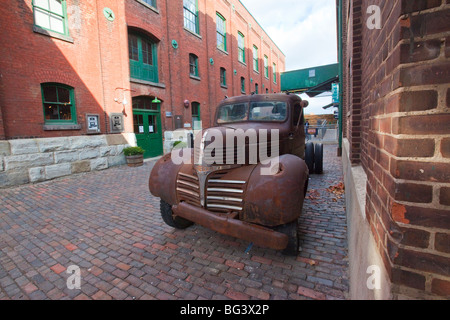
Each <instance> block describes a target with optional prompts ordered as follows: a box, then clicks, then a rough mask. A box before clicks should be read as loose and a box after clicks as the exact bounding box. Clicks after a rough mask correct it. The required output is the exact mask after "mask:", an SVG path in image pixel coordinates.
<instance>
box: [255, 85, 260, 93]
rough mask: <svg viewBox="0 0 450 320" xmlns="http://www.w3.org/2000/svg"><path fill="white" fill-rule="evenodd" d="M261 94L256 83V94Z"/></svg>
mask: <svg viewBox="0 0 450 320" xmlns="http://www.w3.org/2000/svg"><path fill="white" fill-rule="evenodd" d="M258 93H259V86H258V84H257V83H255V94H258Z"/></svg>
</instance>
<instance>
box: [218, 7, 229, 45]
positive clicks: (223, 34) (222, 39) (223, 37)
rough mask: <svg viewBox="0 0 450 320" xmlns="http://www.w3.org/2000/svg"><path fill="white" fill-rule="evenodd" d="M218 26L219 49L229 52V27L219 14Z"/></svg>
mask: <svg viewBox="0 0 450 320" xmlns="http://www.w3.org/2000/svg"><path fill="white" fill-rule="evenodd" d="M216 25H217V29H216V30H217V48H219V49H221V50H223V51H227V27H226V20H225V18H224V17H222V16H221V15H220V13H217V16H216Z"/></svg>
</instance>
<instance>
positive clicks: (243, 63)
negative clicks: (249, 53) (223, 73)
mask: <svg viewBox="0 0 450 320" xmlns="http://www.w3.org/2000/svg"><path fill="white" fill-rule="evenodd" d="M238 62H239V63H240V64H242V65H243V66H247V64H246V63H245V62H242V61H240V60H238Z"/></svg>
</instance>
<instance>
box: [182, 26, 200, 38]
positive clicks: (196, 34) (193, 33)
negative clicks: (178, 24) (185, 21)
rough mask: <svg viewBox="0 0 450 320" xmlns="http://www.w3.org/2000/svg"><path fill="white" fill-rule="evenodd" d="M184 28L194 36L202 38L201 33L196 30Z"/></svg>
mask: <svg viewBox="0 0 450 320" xmlns="http://www.w3.org/2000/svg"><path fill="white" fill-rule="evenodd" d="M183 29H184V30H186V32H189V33H190V34H192V35H193V36H196V37H197V38H199V39H200V40H201V39H202V36H201V35H199V34H198V33H195V32H194V31H192V30H189V29H188V28H186V27H183Z"/></svg>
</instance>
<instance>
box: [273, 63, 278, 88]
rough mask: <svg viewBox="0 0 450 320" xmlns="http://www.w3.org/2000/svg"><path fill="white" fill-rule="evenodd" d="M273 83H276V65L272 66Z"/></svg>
mask: <svg viewBox="0 0 450 320" xmlns="http://www.w3.org/2000/svg"><path fill="white" fill-rule="evenodd" d="M273 83H277V65H276V64H275V63H274V64H273Z"/></svg>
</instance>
